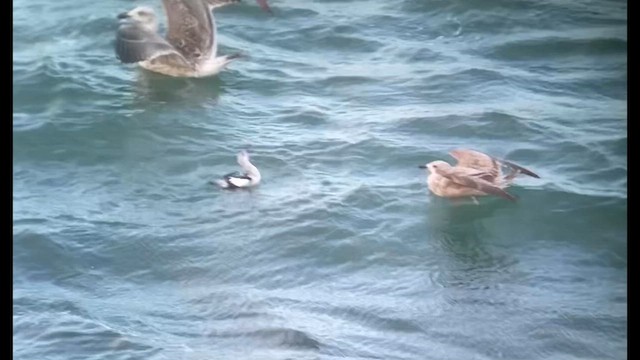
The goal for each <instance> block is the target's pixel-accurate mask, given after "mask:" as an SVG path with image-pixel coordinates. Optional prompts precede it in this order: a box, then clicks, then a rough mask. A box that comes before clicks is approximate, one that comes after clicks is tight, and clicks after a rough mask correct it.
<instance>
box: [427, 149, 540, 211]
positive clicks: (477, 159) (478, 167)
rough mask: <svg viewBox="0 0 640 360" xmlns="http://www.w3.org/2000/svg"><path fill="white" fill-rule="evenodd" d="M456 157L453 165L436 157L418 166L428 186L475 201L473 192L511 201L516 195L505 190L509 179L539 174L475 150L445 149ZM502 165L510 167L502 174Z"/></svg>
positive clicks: (536, 176)
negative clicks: (425, 177)
mask: <svg viewBox="0 0 640 360" xmlns="http://www.w3.org/2000/svg"><path fill="white" fill-rule="evenodd" d="M449 154H450V155H451V156H453V158H454V159H456V160H457V164H456V165H455V166H451V165H450V164H449V163H447V162H444V161H441V160H438V161H432V162H430V163H428V164H426V165H420V166H419V167H420V168H423V169H427V170H428V172H429V174H428V176H427V184H428V186H429V190H431V192H433V193H434V194H435V195H437V196H441V197H445V198H464V197H471V198H472V199H473V201H474V202H475V203H476V204H477V203H478V202H477V199H476V198H475V197H476V196H484V195H495V196H499V197H502V198H505V199H508V200H511V201H515V200H516V198H515V197H514V196H513V195H511V194H509V193H508V192H506V191H505V190H504V189H505V188H507V187H508V186H509V185H510V184H511V183H512V181H513V179H514V178H515V177H516V176H518V175H519V174H525V175H528V176H532V177H535V178H539V176H538V175H536V174H534V173H533V172H531V171H530V170H527V169H525V168H523V167H521V166H519V165H516V164H514V163H512V162H509V161H506V160H499V159H496V158H494V157H491V156H489V155H487V154H483V153H481V152H479V151H475V150H468V149H456V150H453V151H451V152H450V153H449ZM502 167H506V168H509V169H510V172H509V173H508V174H507V175H503V174H502Z"/></svg>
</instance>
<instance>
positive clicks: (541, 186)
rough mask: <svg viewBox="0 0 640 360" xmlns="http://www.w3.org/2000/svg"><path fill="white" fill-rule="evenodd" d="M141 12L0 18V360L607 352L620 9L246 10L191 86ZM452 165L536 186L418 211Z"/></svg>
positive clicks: (229, 25)
mask: <svg viewBox="0 0 640 360" xmlns="http://www.w3.org/2000/svg"><path fill="white" fill-rule="evenodd" d="M145 3H148V4H152V5H154V6H156V8H157V9H158V10H159V11H161V8H160V1H154V0H148V1H135V2H130V1H103V2H91V3H89V2H82V1H78V0H59V1H55V2H54V1H44V0H32V1H26V0H16V1H14V5H13V6H14V7H13V18H14V25H13V31H14V34H13V36H14V37H13V76H14V82H13V101H14V106H13V114H14V115H13V162H14V164H13V188H14V192H13V209H14V210H13V211H14V213H13V216H14V223H13V232H14V237H13V279H14V280H13V314H14V315H13V319H14V333H13V347H14V348H13V355H14V358H16V359H25V360H28V359H38V360H41V359H51V360H53V359H65V360H69V359H438V360H443V359H626V358H627V292H626V286H627V230H626V227H627V220H626V219H627V90H626V88H627V14H626V12H627V3H626V2H623V1H603V0H600V1H586V0H578V1H549V0H536V1H533V0H532V1H525V0H518V1H499V0H490V1H482V2H478V1H416V0H413V1H409V0H405V1H402V0H399V1H395V2H389V1H379V0H369V1H311V0H307V1H302V0H271V1H270V4H271V6H272V8H273V10H274V16H269V15H268V14H266V13H264V12H261V11H260V8H259V7H258V6H257V5H256V4H255V2H254V1H249V0H246V1H245V2H244V3H243V4H239V5H234V6H229V7H227V8H224V9H222V10H220V11H218V12H217V13H216V19H217V23H218V31H219V37H220V42H219V43H220V46H221V49H220V52H222V53H232V52H238V51H240V52H244V53H246V54H247V55H249V57H248V58H247V59H243V60H241V61H237V62H234V63H233V64H232V65H231V66H230V68H229V69H228V70H227V71H225V72H224V73H222V74H220V75H219V76H218V77H216V78H210V79H200V80H185V79H171V78H166V77H163V76H159V75H153V74H148V73H144V72H142V71H140V70H139V69H136V68H135V67H132V66H125V65H122V64H120V63H119V62H118V61H117V60H116V59H115V56H114V52H113V41H114V36H115V29H116V26H117V23H116V18H115V16H116V14H118V13H119V12H121V11H124V10H127V9H130V8H132V7H133V6H136V5H141V4H145ZM461 146H464V147H471V148H475V149H479V150H483V151H485V152H488V153H490V154H493V155H496V156H500V157H506V158H508V159H510V160H512V161H514V162H516V163H518V164H521V165H523V166H525V167H527V168H530V169H531V170H533V171H534V172H536V173H538V174H539V175H540V176H541V178H540V179H533V178H522V179H521V180H520V181H518V182H517V184H516V185H515V186H514V187H512V188H511V189H510V192H512V193H513V194H515V195H517V196H518V197H519V201H518V202H516V203H510V202H506V201H503V200H502V199H490V198H483V199H480V205H479V206H475V205H469V204H452V203H450V202H449V201H447V200H445V199H441V198H436V197H434V196H433V195H431V194H429V192H428V190H427V187H426V183H425V180H426V174H425V173H424V172H423V171H422V170H420V169H418V168H417V165H420V164H424V163H426V162H429V161H433V160H437V159H443V160H447V161H451V160H452V159H451V158H450V157H449V156H448V154H447V153H448V151H449V150H451V149H452V148H455V147H461ZM243 148H247V149H249V151H250V152H251V154H252V159H253V160H254V162H255V164H256V165H257V166H258V167H259V168H260V170H261V172H262V175H263V183H262V184H261V185H260V186H259V187H258V188H256V189H254V190H252V191H241V192H225V191H222V190H220V189H217V188H215V187H213V186H211V185H209V184H208V182H209V181H210V180H212V179H215V178H216V177H217V176H220V175H222V174H225V173H228V172H230V171H234V170H237V164H236V163H235V153H236V152H237V151H238V150H240V149H243Z"/></svg>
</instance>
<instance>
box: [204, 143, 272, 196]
mask: <svg viewBox="0 0 640 360" xmlns="http://www.w3.org/2000/svg"><path fill="white" fill-rule="evenodd" d="M237 159H238V165H240V167H242V170H244V173H240V172H239V171H236V172H232V173H230V174H227V175H225V176H223V177H222V179H218V180H216V181H215V184H217V185H219V186H220V187H221V188H223V189H239V188H248V187H253V186H256V185H258V184H259V183H260V180H261V179H262V176H261V175H260V171H259V170H258V168H257V167H255V165H253V164H252V163H251V161H249V153H248V152H246V151H245V150H242V151H241V152H239V153H238V156H237Z"/></svg>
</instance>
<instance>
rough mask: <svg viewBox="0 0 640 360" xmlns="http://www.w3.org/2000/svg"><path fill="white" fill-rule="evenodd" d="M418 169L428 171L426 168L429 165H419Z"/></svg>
mask: <svg viewBox="0 0 640 360" xmlns="http://www.w3.org/2000/svg"><path fill="white" fill-rule="evenodd" d="M418 167H419V168H420V169H426V168H427V165H419V166H418Z"/></svg>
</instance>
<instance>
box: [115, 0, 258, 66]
mask: <svg viewBox="0 0 640 360" xmlns="http://www.w3.org/2000/svg"><path fill="white" fill-rule="evenodd" d="M257 1H258V4H259V5H260V6H261V7H262V8H263V9H264V10H266V11H269V12H270V11H271V10H270V9H269V7H268V5H267V2H266V0H257ZM237 2H240V0H163V1H162V4H163V5H164V10H165V13H166V14H167V35H166V39H165V38H163V37H162V36H160V34H158V20H157V18H156V15H155V12H154V11H153V9H152V8H150V7H148V6H139V7H136V8H135V9H133V10H131V11H128V12H124V13H122V14H120V15H118V18H119V19H120V26H119V27H118V31H117V33H116V48H115V50H116V56H117V57H118V59H120V61H122V62H123V63H128V64H131V63H137V64H139V65H140V66H141V67H143V68H145V69H147V70H150V71H153V72H157V73H161V74H164V75H169V76H175V77H206V76H213V75H216V74H218V73H219V72H220V71H222V70H223V69H224V68H225V67H226V66H227V64H229V63H230V62H231V61H233V60H235V59H237V58H239V57H240V54H232V55H225V56H217V50H218V41H217V36H216V23H215V18H214V16H213V13H212V10H213V9H215V8H218V7H222V6H225V5H228V4H233V3H237Z"/></svg>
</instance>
